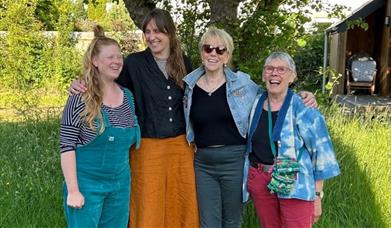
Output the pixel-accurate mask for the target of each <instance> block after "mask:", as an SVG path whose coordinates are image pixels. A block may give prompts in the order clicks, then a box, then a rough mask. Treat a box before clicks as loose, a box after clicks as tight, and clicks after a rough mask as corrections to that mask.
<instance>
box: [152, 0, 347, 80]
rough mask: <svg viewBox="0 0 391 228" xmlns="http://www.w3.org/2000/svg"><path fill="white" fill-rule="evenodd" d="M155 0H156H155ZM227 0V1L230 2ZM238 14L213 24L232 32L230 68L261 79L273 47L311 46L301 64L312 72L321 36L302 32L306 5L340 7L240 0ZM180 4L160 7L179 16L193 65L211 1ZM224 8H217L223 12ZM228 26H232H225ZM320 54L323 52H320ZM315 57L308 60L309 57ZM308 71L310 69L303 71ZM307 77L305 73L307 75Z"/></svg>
mask: <svg viewBox="0 0 391 228" xmlns="http://www.w3.org/2000/svg"><path fill="white" fill-rule="evenodd" d="M155 2H156V1H155ZM232 2H233V1H228V2H227V3H226V4H232ZM239 2H241V6H240V7H239V12H240V13H239V14H238V17H237V18H236V19H235V20H234V21H232V22H230V25H226V24H221V23H217V24H215V26H217V27H219V28H226V30H229V31H230V33H231V35H232V36H233V39H234V42H235V52H234V53H233V61H232V62H233V68H235V69H240V70H241V71H244V72H247V73H249V74H250V75H252V78H253V79H254V80H255V81H256V82H258V83H260V82H261V72H262V65H263V61H264V60H265V58H266V57H267V56H268V55H269V54H270V53H271V52H273V51H277V50H279V51H281V50H283V51H286V52H288V53H290V54H291V55H292V56H295V55H296V54H297V53H298V52H300V54H303V52H304V51H303V50H304V49H305V48H308V47H309V46H314V47H313V50H312V51H315V54H311V51H307V52H306V53H305V54H306V57H305V58H304V59H303V61H302V63H303V67H305V68H306V69H305V70H308V72H311V74H314V73H315V72H316V71H317V69H315V67H314V66H315V65H316V66H318V67H319V66H321V64H319V65H317V64H318V63H319V61H321V59H322V58H319V53H320V51H321V49H320V43H321V39H323V38H321V36H320V35H319V36H318V37H315V38H310V36H309V35H308V34H306V32H305V28H304V25H305V23H307V22H309V21H310V14H309V11H308V8H312V9H313V10H315V11H320V10H325V11H326V12H328V13H330V14H333V15H339V16H341V15H342V14H341V13H342V9H344V7H341V6H339V5H336V6H331V5H327V4H325V3H324V2H322V1H319V0H300V1H280V0H276V1H261V0H249V1H239ZM178 4H179V5H180V7H179V8H175V7H173V6H172V5H171V3H170V2H169V1H163V2H162V3H161V4H160V5H158V6H160V7H163V8H166V9H168V10H171V13H172V15H173V17H174V18H179V19H181V18H182V20H180V23H179V26H178V30H179V35H180V37H181V40H182V42H183V43H184V46H185V50H186V52H187V54H188V55H189V56H190V58H191V60H192V62H193V65H194V67H196V66H197V65H198V64H200V56H199V50H198V42H199V39H200V36H201V35H202V33H203V32H204V31H205V30H206V28H207V27H208V26H209V25H210V23H209V21H210V17H211V15H212V13H215V14H218V13H219V12H211V10H210V1H207V0H193V1H184V0H182V1H179V3H178ZM222 13H223V12H220V14H222ZM227 26H231V27H227ZM322 54H323V53H322ZM311 55H312V57H315V56H316V58H313V59H312V60H313V61H310V60H311V59H310V58H312V57H311ZM306 75H309V73H306ZM308 78H309V77H305V79H308Z"/></svg>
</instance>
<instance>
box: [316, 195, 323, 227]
mask: <svg viewBox="0 0 391 228" xmlns="http://www.w3.org/2000/svg"><path fill="white" fill-rule="evenodd" d="M321 215H322V199H321V198H320V197H316V198H315V202H314V223H316V222H317V221H318V220H319V218H320V216H321Z"/></svg>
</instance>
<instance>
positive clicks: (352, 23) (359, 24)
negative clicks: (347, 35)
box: [346, 18, 368, 31]
mask: <svg viewBox="0 0 391 228" xmlns="http://www.w3.org/2000/svg"><path fill="white" fill-rule="evenodd" d="M346 24H347V25H348V29H353V28H362V29H364V30H365V31H367V30H368V23H367V22H366V21H365V20H363V19H362V18H358V19H355V20H348V21H346Z"/></svg>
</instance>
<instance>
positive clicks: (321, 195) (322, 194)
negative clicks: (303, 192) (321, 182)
mask: <svg viewBox="0 0 391 228" xmlns="http://www.w3.org/2000/svg"><path fill="white" fill-rule="evenodd" d="M315 195H316V196H317V197H319V198H320V199H323V196H324V193H323V191H320V192H315Z"/></svg>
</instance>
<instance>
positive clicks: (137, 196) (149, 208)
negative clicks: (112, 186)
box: [129, 135, 199, 228]
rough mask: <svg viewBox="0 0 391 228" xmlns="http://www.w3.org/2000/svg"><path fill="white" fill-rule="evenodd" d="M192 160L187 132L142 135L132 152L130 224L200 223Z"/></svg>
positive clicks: (154, 226)
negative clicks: (139, 143) (170, 136)
mask: <svg viewBox="0 0 391 228" xmlns="http://www.w3.org/2000/svg"><path fill="white" fill-rule="evenodd" d="M193 160H194V153H193V150H192V149H191V147H189V145H188V144H187V141H186V138H185V136H184V135H180V136H177V137H175V138H166V139H155V138H142V139H141V145H140V149H139V150H132V151H131V153H130V166H131V172H132V188H131V203H130V223H129V227H132V228H134V227H137V228H138V227H145V228H160V227H172V228H176V227H178V228H179V227H197V228H198V227H199V218H198V207H197V198H196V187H195V176H194V163H193Z"/></svg>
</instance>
